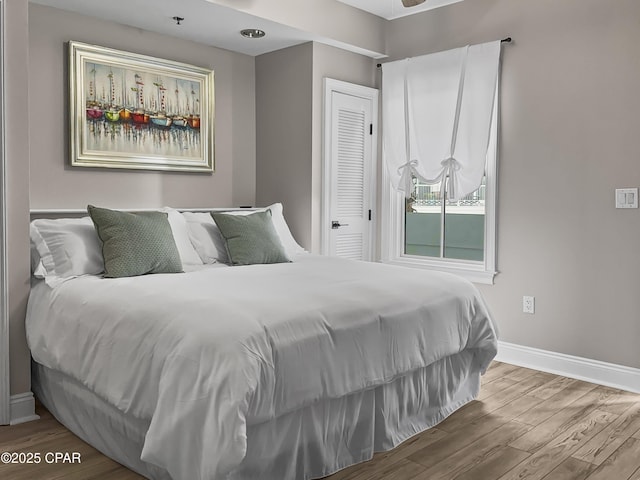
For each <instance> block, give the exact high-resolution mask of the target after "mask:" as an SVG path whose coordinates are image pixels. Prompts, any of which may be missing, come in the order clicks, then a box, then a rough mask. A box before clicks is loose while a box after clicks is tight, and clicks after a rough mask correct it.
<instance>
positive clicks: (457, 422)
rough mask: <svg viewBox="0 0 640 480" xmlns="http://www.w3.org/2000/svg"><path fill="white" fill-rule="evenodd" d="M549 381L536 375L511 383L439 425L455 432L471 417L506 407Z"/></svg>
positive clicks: (441, 428) (450, 431)
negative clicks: (499, 391) (497, 392)
mask: <svg viewBox="0 0 640 480" xmlns="http://www.w3.org/2000/svg"><path fill="white" fill-rule="evenodd" d="M546 382H547V377H546V376H544V375H540V376H538V375H534V376H531V377H529V378H528V379H526V380H524V381H522V382H519V383H516V384H514V385H510V386H508V387H506V388H504V389H503V390H502V392H501V393H500V394H496V395H492V396H490V397H488V398H486V399H485V400H483V401H481V402H480V401H476V402H473V403H470V404H469V405H467V406H465V408H463V409H460V411H458V412H456V414H455V415H452V416H450V417H449V418H447V419H446V420H445V421H444V422H442V423H440V424H439V425H438V428H439V429H440V430H444V431H445V432H449V433H452V432H455V431H456V430H459V429H460V428H464V426H465V425H466V424H467V423H468V422H469V421H470V419H473V418H478V417H482V416H484V415H487V414H489V413H491V412H493V411H494V410H497V409H499V408H501V407H504V406H505V405H507V404H508V403H510V402H512V401H513V400H515V399H517V398H520V397H521V396H522V395H525V394H526V393H527V392H529V391H531V390H534V389H536V388H537V387H539V386H540V385H542V384H544V383H546Z"/></svg>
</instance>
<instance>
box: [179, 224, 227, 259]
mask: <svg viewBox="0 0 640 480" xmlns="http://www.w3.org/2000/svg"><path fill="white" fill-rule="evenodd" d="M182 216H183V217H184V218H185V220H186V222H187V229H188V230H189V238H190V239H191V243H192V244H193V247H194V248H195V249H196V252H198V255H199V256H200V260H202V262H203V263H205V264H211V263H216V262H220V263H229V261H228V260H229V257H228V256H227V249H226V247H225V245H224V238H223V237H222V234H221V233H220V230H218V226H217V225H216V223H215V222H214V221H213V218H212V217H211V215H209V213H207V212H182Z"/></svg>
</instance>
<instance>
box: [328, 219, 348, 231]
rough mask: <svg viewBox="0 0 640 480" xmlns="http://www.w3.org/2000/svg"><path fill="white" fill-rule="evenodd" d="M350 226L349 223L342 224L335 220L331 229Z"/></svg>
mask: <svg viewBox="0 0 640 480" xmlns="http://www.w3.org/2000/svg"><path fill="white" fill-rule="evenodd" d="M348 226H349V224H348V223H340V222H339V221H338V220H333V221H332V222H331V228H332V229H334V230H335V229H337V228H340V227H348Z"/></svg>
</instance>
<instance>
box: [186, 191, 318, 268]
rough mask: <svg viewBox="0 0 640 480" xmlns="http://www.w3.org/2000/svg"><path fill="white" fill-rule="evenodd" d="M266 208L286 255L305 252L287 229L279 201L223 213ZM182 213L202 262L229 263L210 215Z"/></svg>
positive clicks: (233, 213) (242, 212) (291, 255)
mask: <svg viewBox="0 0 640 480" xmlns="http://www.w3.org/2000/svg"><path fill="white" fill-rule="evenodd" d="M266 210H271V215H272V217H271V220H272V221H273V226H274V227H275V229H276V232H277V234H278V237H279V238H280V242H281V243H282V246H283V247H284V250H285V252H286V254H287V256H288V257H289V258H293V257H295V256H296V255H299V254H301V253H307V251H306V250H305V249H304V248H302V247H301V246H300V245H299V244H298V242H296V240H295V238H293V235H292V234H291V230H289V226H288V225H287V222H286V220H285V219H284V215H283V213H282V204H281V203H274V204H273V205H269V206H268V207H265V208H257V209H250V210H249V209H247V210H232V211H229V212H225V213H228V214H230V215H250V214H252V213H254V212H264V211H266ZM182 215H183V216H184V217H185V219H186V220H187V226H188V229H189V237H190V238H191V243H193V246H194V247H195V249H196V251H197V252H198V255H200V258H201V259H202V261H203V262H204V263H215V262H221V263H229V258H228V256H227V250H226V247H225V243H224V238H223V237H222V234H221V233H220V230H218V227H217V226H216V224H215V222H214V221H213V218H211V215H210V214H209V213H208V212H195V213H194V212H183V214H182Z"/></svg>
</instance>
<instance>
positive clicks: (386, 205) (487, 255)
mask: <svg viewBox="0 0 640 480" xmlns="http://www.w3.org/2000/svg"><path fill="white" fill-rule="evenodd" d="M497 127H498V125H496V128H497ZM491 143H493V142H491ZM495 143H496V144H497V142H495ZM497 159H498V152H497V145H493V148H492V151H489V152H488V154H487V165H486V170H485V176H486V190H485V195H486V196H485V229H484V261H482V262H476V261H471V260H459V259H453V258H435V257H422V256H418V255H407V254H405V253H404V238H405V222H404V212H405V196H404V194H403V193H401V192H397V191H396V190H394V188H393V187H392V186H391V180H390V178H389V174H388V171H387V167H386V165H384V162H383V164H382V175H381V179H382V204H381V213H382V215H381V217H382V218H381V222H380V226H381V230H380V232H381V234H380V247H381V248H380V253H381V255H380V257H381V258H380V260H381V261H382V262H383V263H390V264H394V265H402V266H406V267H413V268H423V269H429V270H438V271H442V272H448V273H453V274H457V275H461V276H462V277H464V278H467V279H468V280H470V281H472V282H474V283H481V284H487V285H493V284H494V279H495V276H496V275H497V274H498V271H497V269H496V257H497V218H496V217H497V184H498V178H497V177H498V161H497Z"/></svg>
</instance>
